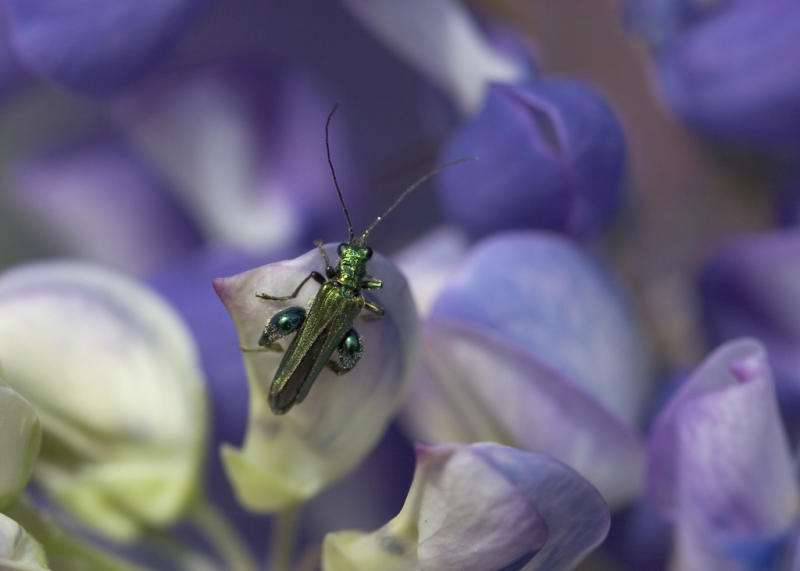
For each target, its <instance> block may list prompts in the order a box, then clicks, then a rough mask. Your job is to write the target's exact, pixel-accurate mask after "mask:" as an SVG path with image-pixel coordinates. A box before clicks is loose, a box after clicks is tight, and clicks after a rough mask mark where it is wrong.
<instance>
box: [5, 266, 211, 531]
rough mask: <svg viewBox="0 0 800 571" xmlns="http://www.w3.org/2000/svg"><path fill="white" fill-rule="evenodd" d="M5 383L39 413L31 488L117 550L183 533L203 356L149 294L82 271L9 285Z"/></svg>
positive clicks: (198, 432)
mask: <svg viewBox="0 0 800 571" xmlns="http://www.w3.org/2000/svg"><path fill="white" fill-rule="evenodd" d="M0 359H1V360H2V362H3V367H4V380H5V381H6V382H7V383H8V384H9V385H10V386H11V387H13V388H14V389H15V390H17V391H18V392H19V393H20V394H21V395H23V396H24V397H25V398H26V399H27V400H28V401H29V402H30V403H31V404H32V405H33V406H34V408H35V409H36V411H37V413H38V415H39V418H40V420H41V424H42V430H43V437H44V438H43V442H44V444H43V447H42V453H41V455H40V456H39V459H38V461H37V464H36V467H35V470H34V479H35V481H36V482H37V483H38V484H39V486H40V487H41V488H42V489H43V490H44V491H45V492H47V493H48V494H49V495H50V496H51V497H52V498H53V499H54V500H55V501H56V502H58V503H59V504H60V505H61V506H62V507H63V508H64V509H66V510H68V511H70V512H71V513H72V514H73V515H75V516H76V517H78V518H80V519H81V520H83V521H84V522H85V523H86V524H88V525H89V526H91V527H93V528H94V529H96V530H98V531H99V532H101V533H104V534H107V535H109V536H111V537H114V538H117V539H133V538H135V537H136V536H137V534H139V533H140V532H141V531H142V530H143V529H144V528H152V527H160V526H165V525H168V524H171V523H173V522H175V521H176V520H177V519H178V518H179V517H181V516H182V515H183V514H184V512H185V511H186V509H187V508H188V507H189V506H190V504H191V502H192V501H193V500H194V499H195V497H196V493H197V492H198V487H199V477H200V468H201V464H202V459H203V452H204V445H205V436H206V411H205V394H204V391H203V384H202V375H201V372H200V370H199V366H198V361H197V355H196V354H195V350H194V346H193V344H192V341H191V338H190V336H189V334H188V332H187V330H186V328H185V326H184V325H183V323H182V321H181V320H180V319H179V318H178V316H177V315H176V314H175V313H174V312H173V311H172V310H171V309H170V308H169V307H168V306H167V305H166V304H165V303H164V302H163V301H162V300H161V299H160V298H158V297H157V296H155V295H154V294H153V293H152V292H151V291H149V290H147V289H145V288H143V287H141V286H139V285H138V284H136V283H133V282H132V281H130V280H129V279H128V278H125V277H123V276H121V275H119V274H117V273H114V272H111V271H108V270H105V269H100V268H98V267H95V266H91V265H88V264H82V263H77V262H53V263H38V264H31V265H28V266H22V267H19V268H17V269H14V270H10V271H7V272H5V273H4V274H2V275H0Z"/></svg>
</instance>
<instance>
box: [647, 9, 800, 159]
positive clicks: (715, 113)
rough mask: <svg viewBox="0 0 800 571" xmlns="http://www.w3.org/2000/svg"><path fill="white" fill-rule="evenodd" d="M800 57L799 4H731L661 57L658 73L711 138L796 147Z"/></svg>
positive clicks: (677, 104) (679, 107)
mask: <svg viewBox="0 0 800 571" xmlns="http://www.w3.org/2000/svg"><path fill="white" fill-rule="evenodd" d="M767 38H768V39H769V41H766V39H767ZM798 50H800V4H798V3H797V2H795V1H794V0H769V1H765V2H726V3H725V5H724V7H722V8H720V9H718V10H716V11H714V12H713V13H711V14H709V15H708V16H707V17H705V18H703V19H701V20H700V21H699V22H698V23H697V24H696V25H694V26H691V27H689V28H688V29H685V30H684V31H683V33H682V34H680V35H679V36H678V37H676V38H675V40H674V42H672V43H671V44H670V45H669V46H668V47H667V48H666V49H664V50H662V51H661V52H660V53H659V54H658V73H659V77H660V80H661V84H662V87H663V89H664V92H665V95H666V98H667V100H668V102H669V104H670V106H671V107H672V108H673V109H674V110H675V111H676V112H677V113H678V114H679V115H680V116H681V117H682V118H683V119H684V120H686V121H687V122H689V123H690V124H691V125H692V126H694V127H696V128H698V129H701V130H702V131H704V132H706V133H708V134H709V135H712V136H715V137H724V138H730V139H733V140H739V141H742V142H745V143H763V144H771V143H796V142H797V141H798V140H800V135H798V133H800V66H798V65H796V62H795V61H794V57H793V56H794V54H796V53H797V52H798Z"/></svg>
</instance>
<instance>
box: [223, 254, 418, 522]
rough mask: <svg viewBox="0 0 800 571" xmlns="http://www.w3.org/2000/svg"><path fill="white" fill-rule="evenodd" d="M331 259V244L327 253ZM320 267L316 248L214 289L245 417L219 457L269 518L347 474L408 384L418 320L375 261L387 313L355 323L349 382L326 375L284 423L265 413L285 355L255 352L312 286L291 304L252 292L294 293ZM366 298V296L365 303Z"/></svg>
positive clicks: (391, 275)
mask: <svg viewBox="0 0 800 571" xmlns="http://www.w3.org/2000/svg"><path fill="white" fill-rule="evenodd" d="M326 251H327V252H328V255H329V257H331V258H333V259H335V256H336V247H335V245H328V246H326ZM322 268H323V262H322V257H321V255H320V252H319V250H318V249H314V250H312V251H310V252H308V253H306V254H304V255H302V256H300V257H298V258H296V259H294V260H291V261H286V262H278V263H274V264H269V265H266V266H262V267H260V268H255V269H253V270H250V271H247V272H244V273H241V274H238V275H235V276H232V277H229V278H220V279H217V280H215V281H214V287H215V289H216V290H217V293H218V294H219V296H220V299H221V300H222V302H223V303H224V304H225V306H226V307H227V309H228V311H229V312H230V314H231V318H232V319H233V322H234V324H235V325H236V329H237V331H238V334H239V343H240V345H241V346H242V347H243V348H244V349H245V353H244V359H245V368H246V370H247V378H248V384H249V387H250V414H249V420H248V429H247V434H246V437H245V442H244V446H243V447H242V448H235V447H233V446H230V445H228V446H224V447H223V448H222V451H221V452H222V457H223V462H224V464H225V467H226V469H227V472H228V476H229V479H230V480H231V482H232V484H233V486H234V489H235V491H236V493H237V497H238V499H239V501H240V502H241V503H242V504H243V505H244V506H246V507H248V508H250V509H252V510H254V511H262V512H269V511H276V510H279V509H282V508H287V507H290V506H293V505H296V504H299V503H301V502H303V501H305V500H307V499H308V498H310V497H311V496H313V495H315V494H316V493H318V492H319V491H320V490H321V489H323V488H325V487H326V486H328V485H329V484H331V483H332V482H334V481H336V480H338V479H339V478H341V477H342V476H344V475H345V474H346V473H347V472H349V471H350V470H351V469H352V468H353V467H355V465H356V464H357V463H358V462H359V461H360V460H361V459H363V457H364V456H365V455H366V453H367V452H369V451H370V449H371V448H372V447H373V446H374V445H375V443H376V442H377V440H378V439H379V438H380V436H381V434H382V433H383V431H384V430H385V428H386V426H387V424H388V422H389V420H391V418H392V417H393V416H394V414H395V412H396V410H397V407H398V406H399V404H400V402H401V399H402V397H403V396H404V392H405V391H404V387H405V384H406V380H407V378H408V377H409V366H410V365H409V363H410V359H411V355H412V352H413V350H414V345H415V339H416V330H417V322H418V318H417V313H416V310H415V308H414V302H413V300H412V298H411V294H410V292H409V290H408V285H407V284H406V281H405V279H404V278H403V276H402V275H401V274H400V272H399V271H398V270H397V269H396V268H395V267H394V266H393V265H392V264H391V263H389V262H388V261H387V260H386V259H384V258H382V257H381V256H380V255H378V254H376V255H375V256H374V257H373V258H372V259H371V261H370V262H369V265H368V268H367V269H368V271H369V272H370V273H371V275H374V276H375V277H377V278H379V279H381V280H383V284H384V287H383V289H381V290H379V292H378V293H376V294H375V295H374V298H375V300H376V302H377V303H378V305H380V306H381V307H383V308H384V309H385V315H384V316H383V317H382V318H380V319H376V320H370V321H366V320H364V321H362V320H356V322H355V323H354V324H353V327H355V328H356V330H357V331H358V332H359V334H360V335H361V337H362V339H363V344H364V354H363V357H362V358H361V360H360V361H359V362H358V364H357V365H356V366H355V367H354V368H353V369H352V370H351V371H349V372H348V373H347V374H346V375H342V376H336V375H335V374H334V373H333V372H332V371H329V370H326V369H323V371H322V372H321V373H320V375H319V377H318V378H317V379H316V381H315V383H314V385H313V388H312V389H311V391H310V393H309V394H308V397H307V398H306V399H305V400H304V401H303V402H302V404H298V405H295V406H294V407H293V408H292V409H291V410H290V411H289V412H287V413H286V414H282V415H275V414H274V413H272V412H271V411H270V409H269V407H268V405H267V403H268V395H269V388H270V384H271V382H272V378H273V376H274V375H275V371H276V369H277V368H278V364H279V363H280V360H281V358H282V355H281V354H280V353H278V352H274V351H248V350H249V349H258V348H259V346H258V341H259V338H260V337H261V335H262V333H263V331H264V329H265V326H266V324H267V323H268V321H269V319H270V318H271V317H272V316H273V315H274V314H276V313H277V312H278V311H279V310H281V309H283V308H285V307H286V306H287V305H294V306H300V307H306V306H307V305H308V303H309V301H310V299H311V298H312V297H313V296H314V294H315V293H316V291H317V288H316V287H314V285H315V284H316V282H310V283H308V284H307V285H306V286H304V287H303V288H302V289H301V290H300V292H299V294H298V295H297V297H296V298H295V299H294V300H292V301H291V302H288V303H287V302H274V301H267V300H264V299H261V298H258V297H256V294H257V293H265V294H268V295H274V296H281V295H288V294H289V293H291V292H292V291H293V290H294V289H295V287H296V286H297V284H299V283H300V282H301V280H303V279H304V278H306V277H307V276H308V275H309V272H311V271H312V270H317V271H319V270H321V269H322ZM369 295H371V294H368V296H369Z"/></svg>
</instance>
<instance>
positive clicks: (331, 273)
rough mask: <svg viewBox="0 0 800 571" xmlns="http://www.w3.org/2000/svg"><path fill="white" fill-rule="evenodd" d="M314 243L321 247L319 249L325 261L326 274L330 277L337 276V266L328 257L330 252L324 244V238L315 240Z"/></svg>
mask: <svg viewBox="0 0 800 571" xmlns="http://www.w3.org/2000/svg"><path fill="white" fill-rule="evenodd" d="M314 245H315V246H316V247H317V248H319V251H320V253H321V254H322V259H323V260H324V261H325V275H326V276H328V279H331V278H333V277H334V276H336V268H334V267H333V266H332V265H331V260H330V258H328V252H326V251H325V248H323V246H322V240H314Z"/></svg>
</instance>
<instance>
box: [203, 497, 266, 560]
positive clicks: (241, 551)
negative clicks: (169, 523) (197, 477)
mask: <svg viewBox="0 0 800 571" xmlns="http://www.w3.org/2000/svg"><path fill="white" fill-rule="evenodd" d="M188 515H189V519H190V520H191V521H192V523H193V524H194V525H195V526H196V527H197V528H198V529H199V530H200V531H201V532H202V533H203V534H204V535H205V537H206V539H208V541H209V542H210V543H211V545H212V546H213V547H214V550H215V551H216V552H217V554H218V555H219V556H220V558H221V559H222V560H223V562H224V563H225V569H229V570H230V571H256V569H257V565H256V562H255V560H254V559H253V556H252V554H251V553H250V550H249V549H248V547H247V545H246V544H245V543H244V541H242V538H241V537H240V536H239V533H238V532H237V531H236V529H235V528H234V527H233V525H231V523H230V521H228V519H227V518H226V517H225V515H224V514H223V513H222V512H221V511H219V509H217V507H216V506H215V505H213V504H212V503H211V502H210V501H209V500H208V499H207V498H204V499H202V500H200V501H198V502H197V503H196V504H195V505H194V507H193V508H192V509H191V511H190V512H189V514H188Z"/></svg>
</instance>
